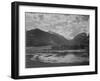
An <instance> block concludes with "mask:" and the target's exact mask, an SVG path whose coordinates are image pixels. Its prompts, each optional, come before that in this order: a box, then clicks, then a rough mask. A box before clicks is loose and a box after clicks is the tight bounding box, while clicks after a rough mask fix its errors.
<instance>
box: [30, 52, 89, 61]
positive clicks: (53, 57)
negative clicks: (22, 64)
mask: <svg viewBox="0 0 100 81" xmlns="http://www.w3.org/2000/svg"><path fill="white" fill-rule="evenodd" d="M31 60H32V61H37V60H38V61H40V62H44V63H82V62H88V61H89V58H88V54H87V53H82V54H80V53H79V54H74V53H67V54H62V55H61V54H60V55H59V54H55V53H37V54H34V55H33V57H32V58H31Z"/></svg>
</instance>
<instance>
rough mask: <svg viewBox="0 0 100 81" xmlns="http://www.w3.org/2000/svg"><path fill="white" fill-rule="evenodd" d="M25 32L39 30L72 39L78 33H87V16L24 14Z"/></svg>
mask: <svg viewBox="0 0 100 81" xmlns="http://www.w3.org/2000/svg"><path fill="white" fill-rule="evenodd" d="M25 27H26V31H28V30H31V29H36V28H39V29H41V30H44V31H51V32H56V33H59V34H60V35H63V36H64V37H65V38H67V39H72V38H74V36H76V35H77V34H79V33H82V32H85V33H87V34H88V33H89V16H88V15H74V14H53V13H51V14H50V13H35V12H25Z"/></svg>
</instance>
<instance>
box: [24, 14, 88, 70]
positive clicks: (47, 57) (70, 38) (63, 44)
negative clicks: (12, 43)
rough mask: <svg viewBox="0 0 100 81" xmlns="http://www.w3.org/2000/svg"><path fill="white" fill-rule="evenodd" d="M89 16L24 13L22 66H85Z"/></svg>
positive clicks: (86, 63) (86, 61) (86, 62)
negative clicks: (24, 56) (24, 39)
mask: <svg viewBox="0 0 100 81" xmlns="http://www.w3.org/2000/svg"><path fill="white" fill-rule="evenodd" d="M89 20H90V19H89V15H80V14H59V13H39V12H25V31H26V32H25V33H26V42H25V43H26V49H25V50H26V52H25V53H26V59H25V63H26V64H25V67H26V68H34V67H57V66H82V65H89Z"/></svg>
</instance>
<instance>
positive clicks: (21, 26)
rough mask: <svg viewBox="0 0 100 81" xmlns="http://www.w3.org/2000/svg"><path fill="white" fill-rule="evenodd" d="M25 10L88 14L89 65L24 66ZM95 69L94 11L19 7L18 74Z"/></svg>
mask: <svg viewBox="0 0 100 81" xmlns="http://www.w3.org/2000/svg"><path fill="white" fill-rule="evenodd" d="M25 12H42V13H43V12H46V13H62V14H82V15H90V27H89V28H90V59H89V60H90V65H89V66H72V67H68V66H67V67H66V66H64V67H48V68H47V67H46V68H31V69H26V68H25ZM88 71H95V11H94V10H86V9H71V8H52V7H39V6H20V7H19V75H20V76H23V75H40V74H55V73H74V72H88Z"/></svg>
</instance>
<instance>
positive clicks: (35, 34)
mask: <svg viewBox="0 0 100 81" xmlns="http://www.w3.org/2000/svg"><path fill="white" fill-rule="evenodd" d="M67 42H68V40H67V39H65V38H64V37H63V36H61V35H59V34H56V33H50V32H45V31H42V30H40V29H33V30H30V31H26V46H28V47H30V46H46V45H64V44H66V43H67Z"/></svg>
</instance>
